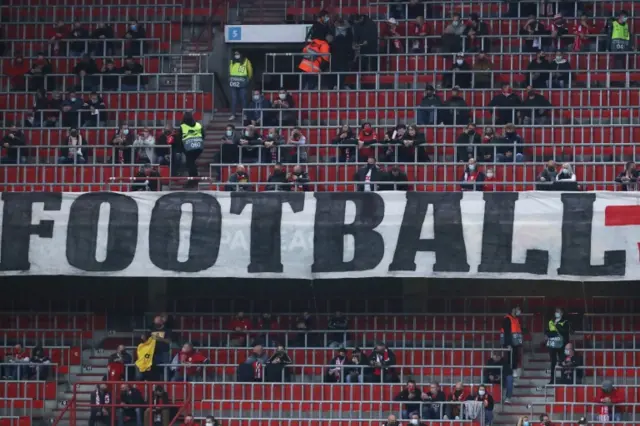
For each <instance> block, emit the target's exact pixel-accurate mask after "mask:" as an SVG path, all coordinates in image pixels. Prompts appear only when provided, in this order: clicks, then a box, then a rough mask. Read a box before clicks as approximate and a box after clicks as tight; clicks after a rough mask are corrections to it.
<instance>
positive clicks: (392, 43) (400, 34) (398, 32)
mask: <svg viewBox="0 0 640 426" xmlns="http://www.w3.org/2000/svg"><path fill="white" fill-rule="evenodd" d="M380 38H381V39H383V40H387V43H386V44H385V51H386V53H392V54H398V53H404V51H405V46H404V43H405V39H404V31H403V30H402V28H400V26H399V25H398V21H397V20H396V18H389V20H388V21H387V23H386V25H385V26H384V27H383V28H382V34H380Z"/></svg>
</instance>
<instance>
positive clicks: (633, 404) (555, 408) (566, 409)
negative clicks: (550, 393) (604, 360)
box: [547, 385, 640, 417]
mask: <svg viewBox="0 0 640 426" xmlns="http://www.w3.org/2000/svg"><path fill="white" fill-rule="evenodd" d="M598 389H599V388H598V386H585V385H578V386H558V387H556V388H555V403H553V404H550V405H548V406H547V412H549V413H556V415H558V414H565V415H571V416H572V417H575V416H576V415H582V414H587V413H590V414H593V413H598V412H599V411H598V410H597V408H596V407H597V405H596V402H597V401H596V397H597V395H598ZM639 389H640V388H639V387H638V386H619V389H618V392H621V393H622V395H623V397H624V398H623V399H624V403H623V404H620V406H621V407H622V408H623V409H624V412H625V413H628V415H630V416H637V415H638V414H639V413H640V403H639V401H640V393H639Z"/></svg>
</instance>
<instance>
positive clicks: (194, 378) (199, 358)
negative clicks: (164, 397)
mask: <svg viewBox="0 0 640 426" xmlns="http://www.w3.org/2000/svg"><path fill="white" fill-rule="evenodd" d="M208 363H209V359H208V358H207V357H206V356H204V355H203V354H202V353H200V352H198V351H197V350H195V349H194V348H193V345H192V344H191V343H185V344H184V345H182V350H180V352H179V353H178V354H176V356H175V357H174V358H173V360H172V361H171V370H173V374H172V377H171V380H172V381H174V382H200V381H206V378H207V372H206V371H205V370H204V367H203V366H202V364H208ZM181 365H184V366H185V367H179V366H181ZM203 373H204V374H203Z"/></svg>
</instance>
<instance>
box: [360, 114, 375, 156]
mask: <svg viewBox="0 0 640 426" xmlns="http://www.w3.org/2000/svg"><path fill="white" fill-rule="evenodd" d="M377 143H378V135H377V134H376V132H375V130H373V127H371V123H369V122H365V123H362V126H361V127H360V132H359V133H358V158H357V159H356V161H366V160H367V159H368V158H369V157H374V153H375V150H374V147H373V145H377Z"/></svg>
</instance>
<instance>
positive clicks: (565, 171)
mask: <svg viewBox="0 0 640 426" xmlns="http://www.w3.org/2000/svg"><path fill="white" fill-rule="evenodd" d="M562 171H563V172H564V173H569V170H567V169H564V170H562ZM555 317H556V319H560V318H562V314H561V313H560V312H556V315H555Z"/></svg>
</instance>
